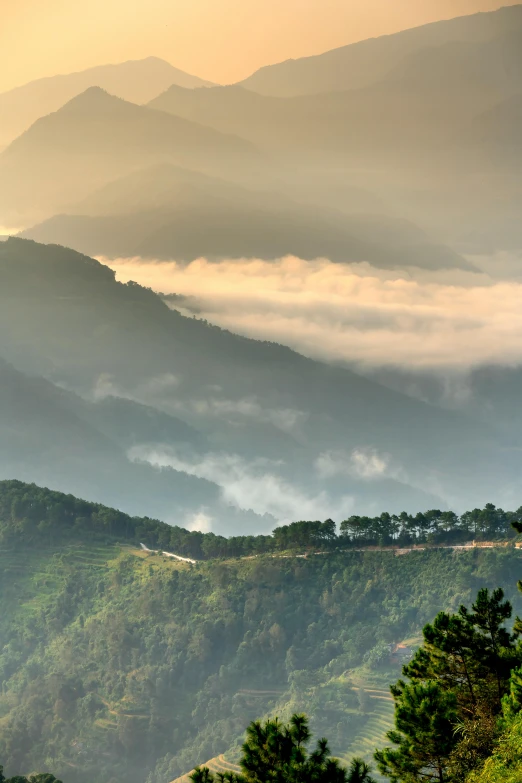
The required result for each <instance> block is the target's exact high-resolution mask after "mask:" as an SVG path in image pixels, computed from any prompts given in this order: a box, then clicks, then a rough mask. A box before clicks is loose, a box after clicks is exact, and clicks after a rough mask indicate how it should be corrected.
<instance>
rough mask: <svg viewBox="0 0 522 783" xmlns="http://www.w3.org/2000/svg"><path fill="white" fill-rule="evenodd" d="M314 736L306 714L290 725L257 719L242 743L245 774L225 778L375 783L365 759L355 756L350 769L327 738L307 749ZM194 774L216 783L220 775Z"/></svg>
mask: <svg viewBox="0 0 522 783" xmlns="http://www.w3.org/2000/svg"><path fill="white" fill-rule="evenodd" d="M310 739H311V734H310V730H309V728H308V720H307V718H306V716H305V715H297V714H295V715H293V716H292V717H291V719H290V722H289V723H288V724H286V725H285V724H284V723H281V722H280V720H279V719H278V718H274V719H269V720H267V721H265V722H264V723H262V722H261V721H253V722H252V723H251V724H250V725H249V727H248V728H247V732H246V741H245V742H244V744H243V746H242V755H241V760H240V765H241V769H242V773H241V774H239V775H236V774H234V773H230V774H228V775H226V777H225V779H226V780H230V781H232V783H375V782H374V780H373V778H371V776H370V769H369V767H368V765H367V764H365V763H364V761H362V760H361V759H353V760H352V762H351V765H350V770H349V771H348V770H346V769H345V768H344V767H342V766H341V765H340V764H339V762H338V761H337V759H334V758H332V757H331V756H330V749H329V747H328V741H327V740H326V739H320V740H319V741H318V742H317V745H316V748H315V750H313V751H311V752H310V751H309V750H308V748H307V745H308V743H309V741H310ZM190 777H191V780H192V783H213V782H214V781H216V777H217V776H216V777H214V776H213V775H212V773H211V772H210V770H209V769H208V768H206V767H203V768H200V767H198V768H196V769H195V770H194V772H193V773H192V775H191V776H190ZM220 777H221V779H223V777H222V776H220Z"/></svg>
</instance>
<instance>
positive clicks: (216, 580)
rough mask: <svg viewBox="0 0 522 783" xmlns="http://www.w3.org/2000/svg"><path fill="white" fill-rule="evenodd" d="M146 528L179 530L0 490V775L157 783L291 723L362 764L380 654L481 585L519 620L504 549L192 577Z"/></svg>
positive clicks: (340, 557)
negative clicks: (303, 720)
mask: <svg viewBox="0 0 522 783" xmlns="http://www.w3.org/2000/svg"><path fill="white" fill-rule="evenodd" d="M140 526H141V527H140ZM147 526H148V527H147ZM154 530H155V535H156V536H157V537H158V539H159V538H161V534H162V532H163V531H167V530H171V531H172V533H173V535H178V536H181V534H182V532H183V531H180V530H179V529H178V532H176V529H175V528H169V527H168V526H167V525H164V524H163V523H160V522H154V521H153V520H137V519H134V520H133V519H131V518H129V517H126V516H125V515H123V514H121V513H120V512H116V511H113V510H111V509H105V508H103V507H101V506H95V505H94V504H88V503H85V502H83V501H79V500H76V499H75V498H72V497H71V496H65V495H60V494H59V493H53V492H49V491H46V490H40V489H39V488H37V487H35V486H30V485H24V484H21V483H19V482H4V483H0V590H1V596H2V613H1V615H0V649H1V651H2V652H1V654H0V682H1V683H2V688H1V694H0V758H1V759H3V761H4V764H5V767H6V773H7V774H8V775H9V774H14V773H17V774H18V773H20V772H21V773H24V772H29V771H31V770H33V769H39V770H49V771H52V772H53V773H54V774H55V775H56V776H57V777H59V778H60V779H61V780H63V781H64V783H83V782H84V781H85V782H87V781H89V783H92V781H95V783H98V781H99V783H108V782H109V781H116V780H122V779H125V780H127V781H130V783H142V781H144V780H148V781H149V783H168V781H171V780H173V779H175V778H177V777H179V776H182V775H184V774H186V773H187V772H188V771H189V770H190V769H192V768H193V767H194V766H195V765H196V764H201V763H204V762H205V761H206V760H207V759H213V760H214V761H216V759H217V761H216V764H218V762H219V764H222V765H226V764H229V765H230V764H234V763H236V762H237V758H238V755H237V753H238V748H239V743H240V741H241V737H242V735H243V732H244V728H245V726H246V725H247V724H248V722H249V721H250V720H252V719H254V718H260V717H266V716H269V715H274V714H277V715H279V716H281V718H282V719H288V717H289V716H290V715H291V714H292V713H293V712H296V711H299V712H306V713H307V714H309V715H310V718H311V728H312V731H313V733H314V734H315V735H316V736H323V735H324V736H327V737H328V738H329V740H330V744H331V748H332V752H333V753H334V754H335V755H336V756H339V757H341V758H342V759H343V760H349V759H350V758H351V757H352V755H354V754H356V753H357V754H361V755H364V756H365V757H366V758H370V757H371V754H372V751H373V748H374V747H375V745H376V744H379V743H381V742H382V741H383V738H384V734H385V731H386V730H387V728H388V727H389V726H390V725H391V702H389V701H388V698H389V697H388V696H387V692H386V691H387V683H390V682H393V681H395V680H396V679H397V677H398V676H399V674H400V660H398V659H397V658H396V657H394V654H393V653H392V652H391V651H392V650H393V649H394V645H395V643H398V642H402V641H404V640H409V641H406V642H405V644H406V645H409V646H411V648H413V647H414V646H415V641H414V640H413V641H412V638H413V637H415V635H416V634H418V632H419V629H420V628H421V627H422V626H423V625H424V623H425V622H427V621H428V620H430V619H431V618H432V617H433V616H434V615H435V614H436V612H437V611H438V610H439V609H441V608H448V609H454V608H455V607H456V606H457V605H458V604H459V603H460V602H461V601H469V599H470V597H471V596H472V595H473V594H474V593H475V592H476V590H477V588H478V587H479V586H482V585H496V584H502V585H503V586H505V588H506V591H507V595H508V596H509V597H510V598H512V599H513V601H514V604H515V609H516V610H518V611H520V608H521V607H520V602H519V599H518V597H517V595H516V581H517V578H518V577H519V576H520V575H521V572H522V562H521V554H520V552H519V551H518V550H517V549H516V548H514V547H502V548H499V549H490V550H478V549H477V550H472V551H466V552H461V553H458V554H457V553H454V552H453V551H451V550H432V551H417V552H412V553H411V554H409V555H408V556H407V557H401V558H397V557H395V555H394V554H393V553H392V552H379V551H366V552H357V551H352V552H348V551H346V552H343V551H332V552H331V553H327V554H324V555H317V556H314V555H309V556H308V557H307V558H306V559H304V558H302V557H293V556H292V554H291V553H289V555H290V556H287V557H279V558H274V557H273V556H272V555H270V554H266V555H259V556H258V557H254V558H252V557H244V558H239V559H234V558H220V559H214V560H212V559H211V560H207V561H204V562H203V561H201V562H196V563H195V564H194V565H191V564H189V563H186V562H179V561H175V560H173V559H172V558H169V557H167V556H165V555H162V554H157V553H150V552H146V551H144V550H142V549H141V548H140V547H139V543H136V541H139V536H140V534H141V533H146V534H147V535H148V536H151V535H152V532H153V531H154ZM185 535H187V536H188V535H191V534H188V533H185ZM192 535H193V534H192ZM199 535H201V534H199ZM133 537H134V539H133V540H131V539H132V538H133ZM147 541H149V539H147ZM401 649H406V650H407V649H408V647H406V648H401ZM222 754H224V757H223V756H222ZM216 769H217V767H216ZM93 770H94V771H93Z"/></svg>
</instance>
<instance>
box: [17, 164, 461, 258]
mask: <svg viewBox="0 0 522 783" xmlns="http://www.w3.org/2000/svg"><path fill="white" fill-rule="evenodd" d="M70 212H71V214H62V215H57V216H54V217H52V218H49V219H48V220H46V221H44V222H43V223H41V224H39V225H36V226H33V227H32V228H30V229H28V230H26V231H24V232H23V233H22V234H21V236H23V237H25V238H29V239H35V240H36V241H38V242H44V243H55V244H60V245H65V246H67V247H71V248H74V249H75V250H79V251H80V252H83V253H87V254H89V255H95V256H100V255H101V256H105V257H108V258H118V257H136V256H139V257H141V258H144V259H147V258H150V259H156V260H168V259H176V260H177V261H192V260H194V259H197V258H201V257H205V258H208V259H211V260H217V259H221V258H263V259H275V258H281V257H284V256H286V255H294V256H297V257H299V258H303V259H309V260H313V259H315V258H320V257H326V258H328V259H329V260H331V261H335V262H349V261H353V262H360V261H365V262H368V263H370V264H372V265H374V266H376V267H379V268H384V269H386V268H404V267H407V266H412V267H419V268H423V269H431V270H435V269H468V270H472V269H473V268H474V267H473V265H472V264H471V263H469V262H468V261H466V260H465V259H464V258H463V257H462V256H459V255H458V254H457V253H455V252H453V251H451V250H450V249H449V248H447V247H444V246H443V245H439V244H437V243H436V242H433V241H432V240H431V239H430V238H429V237H428V236H427V235H426V234H425V233H424V232H423V231H421V230H420V229H418V228H417V227H416V226H415V225H413V224H412V223H410V222H408V221H406V220H400V219H399V218H396V217H389V216H386V215H381V214H371V213H370V214H367V213H364V212H361V213H355V214H346V213H342V212H340V211H339V210H335V209H329V208H327V207H318V206H314V205H312V204H309V203H306V202H304V203H303V202H298V201H295V200H293V199H291V198H288V197H286V196H284V195H282V194H281V193H279V192H277V191H254V190H251V189H248V188H245V187H241V186H240V185H235V184H234V183H231V182H227V181H225V180H223V179H219V178H215V177H209V176H207V175H204V174H201V173H199V172H195V171H190V170H187V169H182V168H179V167H176V166H172V165H167V164H161V165H158V164H157V165H155V166H152V167H149V168H146V169H140V170H139V171H136V172H133V173H131V174H128V175H126V176H123V177H120V178H119V179H117V180H115V181H113V182H110V183H109V184H108V185H105V186H104V187H102V188H101V189H99V190H98V191H96V192H94V193H92V194H91V195H90V196H88V197H87V198H85V199H83V200H82V201H81V202H80V203H79V204H77V205H74V206H72V207H71V208H70ZM202 226H204V231H202V230H201V227H202Z"/></svg>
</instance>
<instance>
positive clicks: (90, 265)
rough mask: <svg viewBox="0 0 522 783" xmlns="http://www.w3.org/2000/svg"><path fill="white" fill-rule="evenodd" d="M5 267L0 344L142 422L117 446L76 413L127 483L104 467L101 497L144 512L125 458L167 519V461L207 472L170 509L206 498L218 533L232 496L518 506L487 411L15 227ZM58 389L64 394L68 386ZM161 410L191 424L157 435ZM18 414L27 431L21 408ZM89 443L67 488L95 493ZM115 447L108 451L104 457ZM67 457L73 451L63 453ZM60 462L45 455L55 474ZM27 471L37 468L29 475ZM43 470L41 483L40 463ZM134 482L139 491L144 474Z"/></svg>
mask: <svg viewBox="0 0 522 783" xmlns="http://www.w3.org/2000/svg"><path fill="white" fill-rule="evenodd" d="M0 275H1V280H2V286H1V290H0V355H2V356H3V357H4V359H5V360H6V361H7V362H10V363H11V364H12V365H14V366H15V367H16V368H18V370H19V371H21V372H22V373H24V374H29V375H32V376H43V377H44V378H46V380H47V382H50V383H52V384H53V387H52V388H53V389H55V387H56V386H59V387H62V388H65V389H68V390H69V391H71V392H74V393H75V394H76V395H81V396H82V397H83V398H85V399H87V400H91V401H92V400H96V399H100V398H103V397H119V398H123V399H124V401H125V400H126V402H125V403H124V404H125V406H126V407H124V408H121V407H119V408H118V416H120V415H121V416H124V420H125V422H126V423H125V427H126V428H127V430H128V432H129V433H132V432H136V433H137V435H136V438H134V439H132V443H131V442H130V441H129V439H127V441H125V443H124V442H122V435H121V429H120V432H119V434H118V432H115V431H114V429H113V430H112V432H111V427H109V426H106V425H105V424H103V423H100V419H99V418H96V417H99V416H100V415H101V414H99V413H98V412H96V416H95V415H94V413H93V412H91V413H89V415H88V416H86V414H85V409H83V411H84V412H83V413H82V414H81V419H82V421H83V422H86V423H87V424H88V425H89V426H90V427H91V428H92V427H95V428H96V430H97V432H100V431H101V432H102V434H103V436H104V438H107V437H109V436H110V438H111V439H112V441H114V443H116V445H117V455H115V456H114V461H115V465H116V467H114V468H111V470H112V471H113V472H114V474H116V473H117V474H118V475H119V477H120V480H119V481H112V480H110V479H107V481H108V482H109V483H111V484H112V492H111V494H110V496H107V495H106V494H104V495H103V497H104V498H105V497H110V500H111V502H112V503H113V504H114V505H117V506H119V507H122V508H124V509H125V510H127V511H129V512H135V511H136V512H137V511H138V510H141V509H142V505H141V501H139V500H138V501H137V500H136V496H135V495H134V494H133V493H129V492H127V491H126V490H125V489H124V487H125V486H126V485H127V482H128V480H129V478H128V477H129V471H130V470H131V468H130V467H129V466H128V465H127V462H129V461H131V462H133V463H134V464H135V465H136V464H138V466H139V467H140V470H138V469H137V468H135V470H134V472H135V473H136V476H138V474H139V473H140V471H142V473H143V476H144V478H143V479H140V481H141V480H143V481H150V482H154V481H156V482H157V484H158V488H157V490H156V491H155V492H154V497H155V503H156V505H155V506H154V510H155V513H157V514H158V516H161V515H162V514H160V513H159V510H160V507H162V508H163V509H165V508H166V507H168V505H169V504H172V500H171V490H170V489H169V488H168V486H167V485H168V484H169V483H172V482H171V481H170V478H169V477H170V475H171V473H170V471H171V469H174V470H175V471H177V473H173V475H174V476H176V475H178V474H180V475H182V474H189V475H190V476H191V477H192V478H191V481H195V480H196V479H197V480H206V481H207V482H210V483H211V485H212V486H209V485H206V487H207V488H205V490H204V492H203V493H202V494H201V493H200V490H199V485H198V484H197V483H196V484H194V493H193V494H192V495H190V493H188V494H184V495H183V496H181V495H179V497H178V504H177V508H178V509H179V510H178V512H176V513H180V514H181V513H183V514H184V516H185V517H186V516H187V515H190V514H192V515H194V514H197V513H198V512H199V511H200V510H202V509H205V511H206V513H208V516H209V517H210V518H211V519H213V520H215V521H214V524H215V527H216V529H218V530H221V531H228V532H230V531H233V530H234V525H235V522H234V516H233V515H231V516H230V519H229V521H226V513H228V512H227V511H226V509H227V508H229V507H230V508H235V509H238V513H239V511H241V512H242V513H243V512H244V513H247V515H248V514H249V513H251V512H254V513H255V514H257V515H258V516H257V517H253V516H252V517H251V519H252V520H254V519H257V520H258V521H257V522H255V523H254V522H252V524H253V525H254V526H255V525H258V524H261V525H263V523H260V522H259V518H261V517H263V515H265V514H268V515H269V517H267V519H270V520H271V521H272V522H273V520H274V519H275V520H282V519H288V518H290V519H292V518H295V515H297V514H306V516H308V517H312V518H314V517H316V516H318V517H319V518H320V517H322V516H327V515H328V514H330V515H336V516H343V515H345V514H347V513H349V512H350V511H351V509H352V508H353V507H357V508H358V509H367V510H368V512H369V511H372V512H373V513H376V512H378V511H379V506H380V504H381V500H380V498H382V497H383V496H386V498H387V499H388V503H389V506H390V507H395V508H397V509H398V510H402V508H403V507H404V508H406V509H407V510H408V509H415V508H418V507H419V506H421V505H424V506H432V507H433V505H434V504H436V505H441V504H442V505H447V504H452V505H457V506H460V505H461V504H469V502H470V497H471V496H473V497H474V498H475V502H479V501H482V499H484V502H486V501H487V500H491V499H493V500H497V501H503V502H504V503H507V502H508V501H509V502H511V499H512V495H513V492H514V491H515V490H514V488H515V486H516V480H517V476H518V474H519V461H520V458H521V454H520V444H519V442H518V440H517V439H516V438H511V437H508V436H507V435H506V434H503V433H502V432H501V431H500V430H497V429H496V428H495V427H494V426H492V425H490V424H488V423H487V422H482V423H481V424H480V425H478V424H477V421H472V420H468V419H467V418H466V417H465V416H463V415H462V414H459V413H456V412H451V411H444V410H441V409H440V408H438V407H435V406H430V405H427V404H425V403H423V402H420V401H418V400H414V399H411V398H410V397H408V396H406V395H404V394H400V393H397V392H394V391H392V390H390V389H387V388H385V387H384V386H381V385H380V384H379V383H376V382H375V381H372V380H368V379H365V378H363V377H361V376H360V375H358V374H356V373H355V372H353V371H351V370H348V369H345V368H342V367H336V366H332V365H327V364H324V363H321V362H317V361H313V360H311V359H307V358H305V357H304V356H301V355H299V354H297V353H295V352H293V351H291V350H290V349H288V348H285V347H284V346H281V345H277V344H273V343H264V342H258V341H255V340H249V339H246V338H243V337H239V336H237V335H234V334H231V333H230V332H226V331H222V330H220V329H217V328H216V327H213V326H211V325H210V324H207V323H205V322H203V321H200V320H197V319H195V318H187V317H184V316H182V315H181V314H180V313H179V312H177V311H176V310H173V309H170V308H169V306H167V304H166V303H165V302H164V301H162V299H161V298H160V297H159V296H158V295H156V294H154V293H153V292H152V291H150V290H147V289H144V288H141V287H140V286H138V285H136V284H133V283H129V284H126V285H123V284H121V283H118V282H116V281H115V278H114V273H113V272H112V271H111V270H110V269H108V268H107V267H104V266H102V265H101V264H99V263H98V262H96V261H94V260H92V259H90V258H88V257H85V256H81V255H79V254H77V253H75V252H73V251H71V250H67V249H64V248H61V247H57V246H52V245H41V244H36V243H34V242H31V241H28V240H22V239H10V240H8V241H6V242H4V243H1V244H0ZM172 306H175V302H174V303H173V304H172V303H171V307H172ZM38 388H40V387H38ZM45 389H47V390H48V391H49V386H45ZM50 393H51V392H50V391H49V394H50ZM56 393H57V392H56ZM9 399H12V395H11V397H9ZM53 399H54V397H53ZM57 400H60V405H61V406H63V393H60V395H59V396H58V398H57ZM128 400H132V401H134V402H135V403H139V404H140V405H142V406H143V405H145V406H147V410H150V409H152V411H153V412H152V413H151V414H149V413H147V415H145V414H144V412H143V408H141V407H138V408H137V409H136V415H135V414H134V412H133V409H132V408H130V409H129V402H128ZM53 404H54V403H53ZM112 404H113V405H117V406H122V405H123V403H122V402H121V401H120V402H118V403H115V402H114V401H113V402H112ZM78 405H79V403H78V402H76V403H75V405H73V406H72V408H71V406H70V405H69V407H68V410H69V413H68V415H67V417H65V418H64V421H67V420H69V418H70V412H71V410H72V411H73V412H74V413H75V415H76V416H78ZM33 408H34V410H38V406H33ZM89 410H91V409H89ZM98 410H100V409H97V411H98ZM158 411H159V412H161V413H162V414H168V415H169V416H174V417H175V418H176V419H181V420H182V421H183V422H184V424H185V425H186V426H183V425H182V424H181V423H172V424H169V426H167V427H166V432H167V433H168V432H169V431H171V432H178V433H179V434H178V435H176V436H174V435H173V436H172V437H167V436H161V434H160V432H159V430H161V429H162V427H163V426H164V423H163V422H162V424H161V426H156V424H154V421H155V419H154V417H155V416H156V417H157V416H158V415H159V414H158ZM102 412H103V411H102ZM149 415H150V416H152V420H151V419H150V418H149ZM45 419H46V420H49V416H47V414H46V415H45ZM134 419H136V424H133V420H134ZM5 420H6V421H9V420H10V416H9V413H8V409H6V412H5ZM18 420H19V421H20V425H19V432H20V433H22V434H23V433H24V426H23V420H24V414H21V415H20V416H19V417H18ZM58 420H59V417H55V421H56V422H58ZM28 421H30V419H29V418H28ZM151 421H152V423H153V424H150V422H151ZM167 421H169V422H170V420H167ZM147 422H148V425H147V428H145V429H144V423H147ZM149 425H150V426H149ZM75 426H77V424H75ZM114 426H115V425H114ZM187 426H188V427H192V428H193V429H192V430H187V428H186V427H187ZM176 427H177V430H176V429H175V428H176ZM173 428H174V429H173ZM193 430H197V432H198V433H199V434H198V435H197V436H196V434H195V433H194V432H193ZM29 432H30V433H32V432H33V427H31V426H29ZM45 437H50V433H48V435H46V436H45ZM90 437H91V440H92V434H91V436H90ZM129 437H130V435H129ZM42 438H43V436H42ZM75 438H76V439H77V436H74V438H72V442H73V443H74V442H75ZM23 439H25V435H24V436H23ZM89 442H90V441H89V439H87V438H86V439H85V444H86V448H87V446H88V444H89ZM28 443H29V452H28V453H29V454H30V455H32V456H30V458H28V464H29V465H30V466H34V464H35V461H36V462H39V458H37V457H36V454H37V453H39V452H41V451H42V450H43V447H42V446H41V445H40V446H39V447H38V449H37V450H36V451H35V449H34V448H32V446H31V441H30V440H29V441H28ZM53 448H54V446H53ZM93 449H94V452H93ZM96 449H98V453H100V452H102V451H103V445H102V444H101V445H100V446H99V448H98V446H96V444H94V446H93V448H92V449H91V447H90V446H89V448H88V452H89V453H90V454H91V456H92V459H91V463H92V464H91V467H90V468H89V470H86V469H85V468H84V467H80V468H79V470H80V474H81V482H82V483H81V485H80V486H79V485H78V482H77V481H76V479H75V482H76V483H74V484H73V486H74V487H75V491H78V489H81V490H82V494H83V495H84V496H85V497H88V498H93V497H98V496H99V495H100V486H101V483H100V480H99V478H96V475H97V471H99V470H100V465H102V462H101V461H100V460H98V458H97V457H95V456H94V455H95V454H96V453H97V452H96ZM58 451H60V449H58ZM17 453H18V452H17ZM20 453H21V454H22V457H21V458H20V461H21V462H23V459H24V458H23V453H22V452H20ZM112 453H114V448H113V449H112V451H111V450H110V449H107V457H106V459H108V460H112V459H113V458H112V457H111V456H110V455H111V454H112ZM67 456H68V453H67V451H66V450H65V451H64V452H63V458H64V459H65V460H66V462H67ZM54 464H55V465H57V464H59V463H54ZM4 466H5V467H4V471H5V473H4V475H5V474H6V473H7V475H6V477H9V475H11V476H12V475H13V473H12V471H13V470H14V469H15V468H14V467H13V468H12V469H11V472H10V473H9V450H8V451H7V453H6V455H5V457H4ZM151 466H154V467H155V468H156V471H154V470H153V469H152V467H151ZM51 468H52V463H51V462H48V463H47V467H46V471H50V470H51ZM159 468H161V470H160V471H159V474H158V472H157V470H158V469H159ZM16 470H17V471H18V472H19V467H18V468H17V469H16ZM31 470H33V467H31ZM60 470H61V469H60ZM56 471H58V468H56ZM71 471H73V472H74V467H73V463H72V462H71V464H70V465H68V468H67V471H65V473H57V475H60V476H61V477H62V480H61V483H60V484H59V487H60V488H62V489H67V487H66V486H64V484H65V483H66V482H65V478H64V477H65V476H66V475H69V477H70V476H71V475H72V474H71ZM152 474H154V476H155V477H153V476H152ZM23 475H24V477H25V478H26V479H27V480H29V479H30V478H31V475H32V474H31V475H30V473H28V472H27V471H26V472H24V474H23ZM92 475H94V478H90V476H92ZM104 475H107V476H109V475H110V473H109V472H107V471H106V472H105V474H104ZM49 476H50V474H49V473H48V472H47V473H46V474H45V478H46V481H47V483H51V480H50V477H49ZM36 478H38V480H40V481H41V480H42V477H41V471H40V473H39V474H38V475H36V476H35V478H34V479H33V480H36ZM68 480H71V481H72V479H71V478H69V479H68ZM180 480H181V479H180ZM89 482H91V484H90V487H89V486H88V485H89ZM477 483H480V488H481V489H480V491H479V492H478V494H477ZM132 485H133V486H134V488H135V491H136V495H137V496H139V495H140V494H141V489H140V483H139V480H138V479H135V480H134V479H133V481H132ZM160 485H161V486H160ZM172 486H174V485H172ZM189 486H190V484H189ZM119 487H121V490H120V489H118V488H119ZM216 487H218V488H219V491H216ZM149 494H150V490H149ZM479 496H480V497H479ZM202 498H203V499H204V500H203V501H202ZM220 504H221V505H220ZM223 504H224V505H223ZM395 504H396V505H395ZM224 509H225V510H224ZM163 516H165V511H163ZM238 518H241V517H240V516H239V517H238Z"/></svg>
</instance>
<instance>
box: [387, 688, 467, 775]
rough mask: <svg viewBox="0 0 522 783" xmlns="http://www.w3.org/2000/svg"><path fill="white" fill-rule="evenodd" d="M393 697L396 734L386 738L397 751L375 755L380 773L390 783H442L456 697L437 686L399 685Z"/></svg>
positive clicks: (393, 691) (454, 719)
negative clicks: (427, 782) (421, 782)
mask: <svg viewBox="0 0 522 783" xmlns="http://www.w3.org/2000/svg"><path fill="white" fill-rule="evenodd" d="M392 694H393V697H394V699H395V703H396V707H395V726H396V730H395V731H391V732H390V733H389V735H388V736H389V739H390V740H391V741H392V742H393V743H394V744H395V745H396V746H397V747H396V748H385V749H384V750H382V751H377V752H376V754H375V759H376V761H377V764H378V766H379V769H380V771H381V772H382V773H383V774H384V775H386V776H387V777H389V778H390V780H391V781H392V783H396V782H397V781H401V782H402V781H404V783H410V782H411V783H413V781H424V780H425V781H430V780H440V781H443V780H444V779H445V778H444V771H445V767H446V766H447V759H448V757H449V755H450V753H451V751H452V750H453V747H454V744H455V741H454V731H453V729H454V725H455V722H456V720H457V708H456V699H455V695H454V694H453V693H451V692H447V691H444V690H443V689H442V688H441V687H440V685H439V684H438V683H436V682H426V683H422V682H419V683H412V684H410V685H406V684H405V683H404V682H402V681H399V682H398V683H397V685H395V686H394V687H393V688H392Z"/></svg>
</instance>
